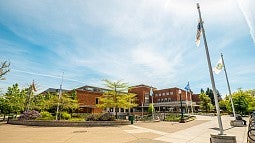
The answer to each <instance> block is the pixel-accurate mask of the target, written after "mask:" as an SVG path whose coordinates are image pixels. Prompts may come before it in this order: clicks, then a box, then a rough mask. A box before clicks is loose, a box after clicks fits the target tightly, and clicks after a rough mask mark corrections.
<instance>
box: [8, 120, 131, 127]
mask: <svg viewBox="0 0 255 143" xmlns="http://www.w3.org/2000/svg"><path fill="white" fill-rule="evenodd" d="M7 124H13V125H26V126H45V127H98V126H118V125H129V124H130V121H84V122H83V121H80V122H72V121H38V120H25V121H19V120H9V121H8V122H7Z"/></svg>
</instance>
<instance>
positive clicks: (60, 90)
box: [56, 72, 64, 120]
mask: <svg viewBox="0 0 255 143" xmlns="http://www.w3.org/2000/svg"><path fill="white" fill-rule="evenodd" d="M63 76H64V72H63V74H62V79H61V84H60V89H59V94H58V106H57V113H56V120H58V114H59V102H60V98H61V95H62V83H63Z"/></svg>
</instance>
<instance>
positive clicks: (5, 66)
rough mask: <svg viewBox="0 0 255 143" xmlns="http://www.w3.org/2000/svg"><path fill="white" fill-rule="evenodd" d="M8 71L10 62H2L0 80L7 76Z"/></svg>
mask: <svg viewBox="0 0 255 143" xmlns="http://www.w3.org/2000/svg"><path fill="white" fill-rule="evenodd" d="M9 71H10V62H7V61H4V62H1V65H0V80H4V79H5V78H4V77H3V76H4V75H5V74H7V73H8V72H9Z"/></svg>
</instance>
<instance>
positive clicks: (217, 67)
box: [213, 58, 223, 74]
mask: <svg viewBox="0 0 255 143" xmlns="http://www.w3.org/2000/svg"><path fill="white" fill-rule="evenodd" d="M222 68H223V63H222V58H220V59H219V61H218V62H217V64H216V67H215V68H214V69H213V71H214V72H215V73H216V74H219V73H220V71H221V70H222Z"/></svg>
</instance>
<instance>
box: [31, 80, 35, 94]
mask: <svg viewBox="0 0 255 143" xmlns="http://www.w3.org/2000/svg"><path fill="white" fill-rule="evenodd" d="M31 86H32V90H34V91H35V92H36V89H35V83H34V81H33V83H32V85H31Z"/></svg>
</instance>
